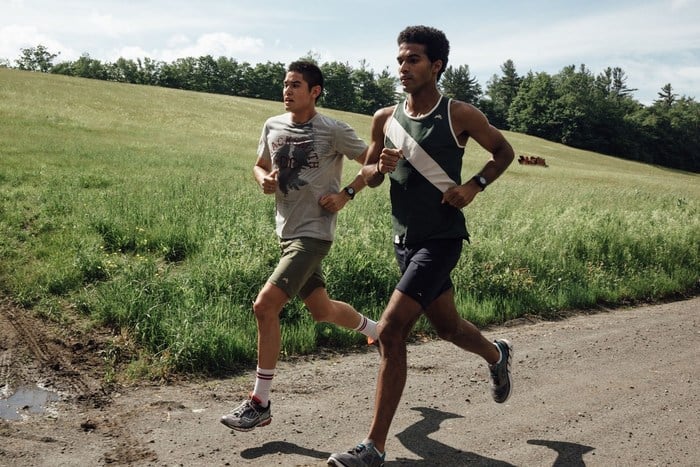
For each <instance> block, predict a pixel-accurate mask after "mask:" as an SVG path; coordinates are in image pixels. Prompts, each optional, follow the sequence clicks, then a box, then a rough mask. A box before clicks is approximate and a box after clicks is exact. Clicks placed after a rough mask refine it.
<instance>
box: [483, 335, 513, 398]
mask: <svg viewBox="0 0 700 467" xmlns="http://www.w3.org/2000/svg"><path fill="white" fill-rule="evenodd" d="M494 344H495V345H496V347H498V349H499V350H500V351H501V360H500V361H499V362H498V363H494V364H493V365H489V376H490V378H491V395H492V396H493V400H495V401H496V402H498V403H499V404H502V403H503V402H505V401H507V400H508V398H509V397H510V393H511V391H512V389H513V383H512V381H511V377H510V363H511V360H512V357H513V346H512V345H510V342H508V341H507V340H505V339H498V340H497V341H494Z"/></svg>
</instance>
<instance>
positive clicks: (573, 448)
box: [527, 439, 595, 467]
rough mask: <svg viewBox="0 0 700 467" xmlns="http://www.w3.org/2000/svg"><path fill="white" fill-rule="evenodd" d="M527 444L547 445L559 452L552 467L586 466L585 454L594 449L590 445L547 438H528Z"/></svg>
mask: <svg viewBox="0 0 700 467" xmlns="http://www.w3.org/2000/svg"><path fill="white" fill-rule="evenodd" d="M527 444H536V445H538V446H547V447H548V448H549V449H552V450H554V451H556V452H557V458H556V460H555V461H554V464H552V467H584V466H585V465H586V464H585V463H584V462H583V455H584V454H586V453H587V452H590V451H592V450H594V449H595V448H592V447H590V446H586V445H583V444H576V443H568V442H566V441H549V440H545V439H528V440H527Z"/></svg>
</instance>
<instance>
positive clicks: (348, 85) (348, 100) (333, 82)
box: [319, 62, 357, 112]
mask: <svg viewBox="0 0 700 467" xmlns="http://www.w3.org/2000/svg"><path fill="white" fill-rule="evenodd" d="M320 68H321V71H322V72H323V81H324V91H323V97H322V98H321V99H320V101H319V102H320V104H321V105H323V106H324V107H328V108H329V109H342V110H345V111H348V112H351V111H352V110H351V109H355V108H356V107H357V103H356V96H355V88H354V87H353V84H352V73H353V69H352V67H351V66H350V65H348V64H347V63H340V62H331V63H324V64H323V65H321V66H320Z"/></svg>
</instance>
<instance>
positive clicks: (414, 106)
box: [406, 88, 442, 117]
mask: <svg viewBox="0 0 700 467" xmlns="http://www.w3.org/2000/svg"><path fill="white" fill-rule="evenodd" d="M440 97H442V95H441V94H440V92H439V91H438V90H437V88H431V89H430V90H426V91H423V92H417V93H414V94H409V95H408V98H407V99H406V112H407V113H408V114H409V115H410V116H412V117H421V116H423V115H427V114H428V113H429V112H430V111H431V110H433V108H435V106H436V105H437V103H438V101H439V100H440Z"/></svg>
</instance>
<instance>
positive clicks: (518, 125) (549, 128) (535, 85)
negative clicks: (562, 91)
mask: <svg viewBox="0 0 700 467" xmlns="http://www.w3.org/2000/svg"><path fill="white" fill-rule="evenodd" d="M556 99H557V94H556V91H555V87H554V81H553V80H552V77H551V76H550V75H548V74H547V73H544V72H541V73H532V72H529V73H528V74H527V76H526V77H525V78H523V80H522V83H521V84H520V90H519V91H518V94H517V96H515V99H513V103H512V104H511V106H510V108H509V109H508V126H509V128H510V129H511V130H512V131H517V132H520V133H526V134H528V135H533V136H539V137H541V138H545V139H549V140H555V138H556V137H557V136H558V133H557V129H556V126H555V125H554V117H553V113H554V104H555V101H556Z"/></svg>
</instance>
